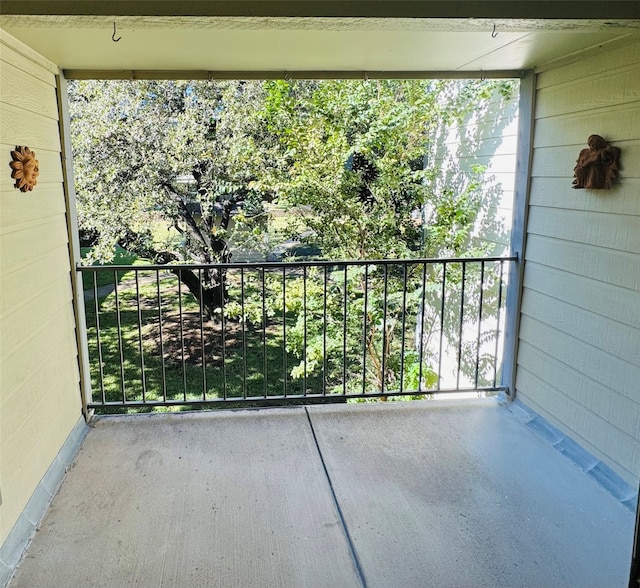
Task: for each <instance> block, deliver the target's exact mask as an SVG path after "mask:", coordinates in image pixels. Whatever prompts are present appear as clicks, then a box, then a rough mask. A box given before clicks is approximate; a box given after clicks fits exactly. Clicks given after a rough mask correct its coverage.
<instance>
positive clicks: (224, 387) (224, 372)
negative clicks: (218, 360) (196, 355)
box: [220, 271, 228, 400]
mask: <svg viewBox="0 0 640 588" xmlns="http://www.w3.org/2000/svg"><path fill="white" fill-rule="evenodd" d="M227 275H228V274H227V273H226V272H225V273H222V271H221V272H220V329H221V331H222V398H224V399H225V400H226V399H227V323H226V320H225V317H224V296H225V291H224V284H225V280H226V276H227Z"/></svg>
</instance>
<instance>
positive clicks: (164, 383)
mask: <svg viewBox="0 0 640 588" xmlns="http://www.w3.org/2000/svg"><path fill="white" fill-rule="evenodd" d="M156 285H157V291H158V330H159V334H160V360H161V365H162V401H163V402H166V401H167V372H166V367H165V364H164V337H163V334H162V296H161V294H160V270H156Z"/></svg>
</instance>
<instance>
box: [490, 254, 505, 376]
mask: <svg viewBox="0 0 640 588" xmlns="http://www.w3.org/2000/svg"><path fill="white" fill-rule="evenodd" d="M503 271H504V261H503V260H500V277H499V279H498V282H499V283H498V318H497V320H496V347H495V352H494V354H493V387H494V388H495V386H496V381H497V379H498V349H499V344H500V315H501V314H502V312H501V310H502V280H503V278H504V275H503Z"/></svg>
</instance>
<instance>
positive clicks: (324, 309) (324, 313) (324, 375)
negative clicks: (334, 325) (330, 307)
mask: <svg viewBox="0 0 640 588" xmlns="http://www.w3.org/2000/svg"><path fill="white" fill-rule="evenodd" d="M323 274H324V280H323V289H324V296H323V303H322V395H323V396H326V394H327V376H328V374H327V266H326V265H325V266H324V272H323Z"/></svg>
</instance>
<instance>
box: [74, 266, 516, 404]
mask: <svg viewBox="0 0 640 588" xmlns="http://www.w3.org/2000/svg"><path fill="white" fill-rule="evenodd" d="M513 261H515V258H504V257H503V258H500V257H487V258H452V259H413V260H377V261H306V262H290V263H289V262H287V263H243V264H240V263H239V264H224V265H222V264H220V265H187V264H183V265H143V266H82V267H78V271H80V272H81V273H82V274H83V280H84V287H85V311H86V312H85V314H86V317H87V334H88V345H89V350H88V351H89V358H90V367H91V380H92V390H93V391H92V399H91V401H90V402H89V407H90V408H93V409H96V410H99V411H100V412H122V409H123V408H124V409H143V410H144V409H145V407H162V406H172V405H177V406H185V407H190V408H195V407H197V406H202V405H207V406H211V405H216V404H223V405H225V406H228V405H230V404H231V405H233V404H235V405H246V404H254V405H264V404H287V403H313V402H322V401H347V400H350V399H352V400H354V401H358V400H360V401H364V400H365V399H369V398H379V399H382V400H389V399H393V398H396V397H410V398H416V397H418V398H420V397H424V396H425V395H431V394H436V393H446V392H461V391H480V392H483V391H484V392H487V391H496V390H500V389H502V388H501V387H500V385H499V366H500V351H501V349H502V339H503V323H504V308H503V303H504V300H505V291H506V283H505V280H506V276H507V275H508V271H507V269H508V268H506V267H505V266H506V265H508V264H509V263H512V262H513Z"/></svg>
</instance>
